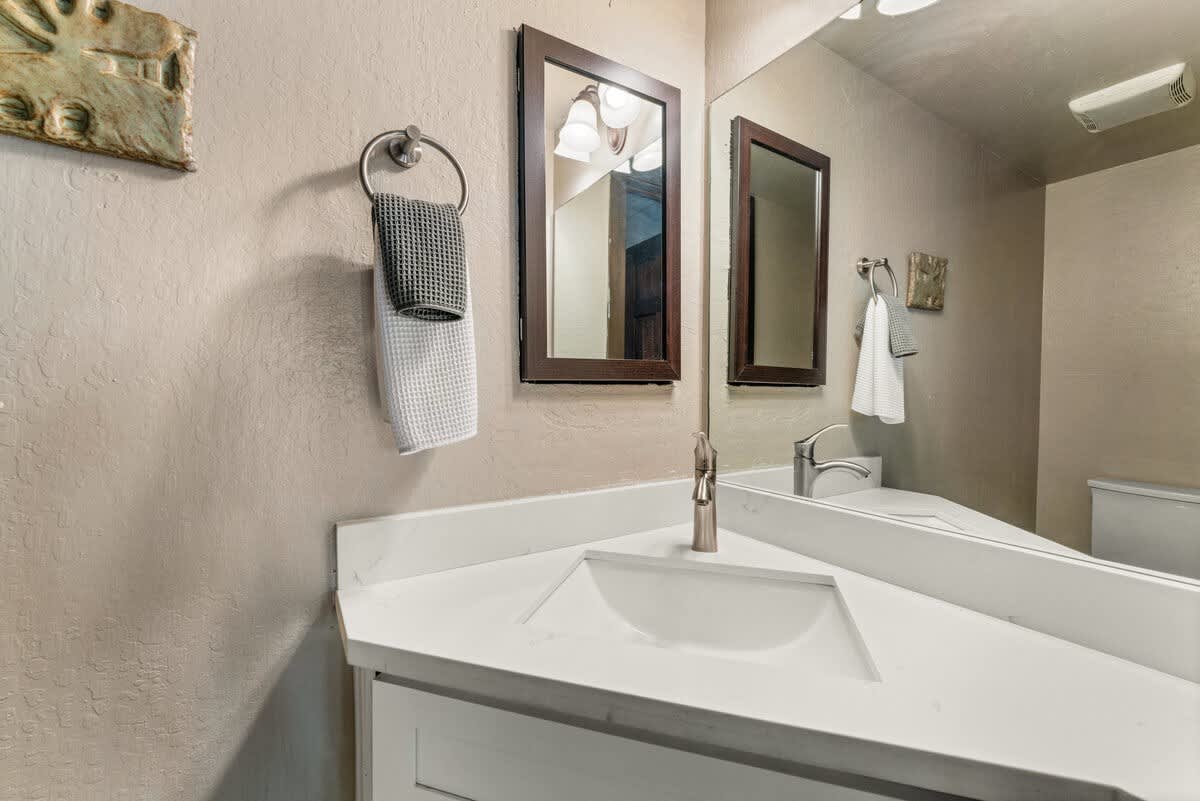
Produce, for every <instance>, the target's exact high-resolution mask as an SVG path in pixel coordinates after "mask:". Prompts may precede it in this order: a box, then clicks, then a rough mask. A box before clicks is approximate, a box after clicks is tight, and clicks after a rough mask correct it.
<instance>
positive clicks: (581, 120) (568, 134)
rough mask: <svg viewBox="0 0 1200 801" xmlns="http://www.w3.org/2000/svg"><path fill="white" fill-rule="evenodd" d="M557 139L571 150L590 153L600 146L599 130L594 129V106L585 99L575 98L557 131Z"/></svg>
mask: <svg viewBox="0 0 1200 801" xmlns="http://www.w3.org/2000/svg"><path fill="white" fill-rule="evenodd" d="M558 140H559V141H560V142H562V143H563V144H564V145H566V146H567V147H569V148H570V149H571V150H577V151H581V152H583V153H591V152H592V151H593V150H595V149H596V148H598V147H600V132H599V131H597V130H596V107H595V106H593V105H592V104H591V103H589V102H588V101H586V100H576V101H575V102H574V103H572V104H571V110H570V111H569V112H567V121H566V123H565V124H564V125H563V127H562V130H561V131H559V132H558Z"/></svg>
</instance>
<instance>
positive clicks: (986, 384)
mask: <svg viewBox="0 0 1200 801" xmlns="http://www.w3.org/2000/svg"><path fill="white" fill-rule="evenodd" d="M739 114H740V115H743V116H745V117H748V118H749V119H751V120H753V121H755V122H757V123H760V124H762V125H765V126H767V127H768V128H772V129H774V130H777V131H779V132H781V133H783V134H784V135H786V136H789V137H791V138H793V139H795V140H797V141H798V142H800V143H802V144H804V145H807V146H809V147H812V148H815V149H816V150H818V151H820V152H822V153H825V154H826V155H828V156H829V157H830V158H831V159H832V184H831V187H832V191H831V206H832V207H831V210H830V223H831V228H830V259H829V337H828V340H829V348H828V383H827V385H826V386H825V387H823V388H810V389H804V388H780V387H730V386H727V385H726V383H725V376H726V367H725V359H726V358H727V353H728V345H727V342H728V322H729V317H728V311H727V303H728V298H727V293H728V286H729V283H728V282H729V185H730V175H729V164H730V161H729V137H730V127H729V125H730V120H731V119H732V118H733V117H735V116H737V115H739ZM710 126H711V129H710V143H711V144H710V162H711V163H710V171H711V172H710V176H711V188H712V197H711V201H710V206H711V225H710V237H711V241H710V263H711V269H712V277H711V290H712V291H711V306H710V309H709V321H710V326H711V329H712V338H711V341H710V348H709V350H710V359H711V364H710V368H709V382H710V387H709V392H710V395H709V416H710V427H711V430H712V434H713V439H714V443H715V445H716V446H717V448H719V449H720V450H721V460H722V464H723V465H724V466H725V468H726V469H732V468H735V467H745V466H750V465H780V464H788V463H790V461H791V458H792V452H791V443H792V441H793V440H795V439H799V438H801V437H803V436H805V435H807V434H811V433H812V432H813V431H815V430H817V429H818V428H820V427H821V426H823V425H825V424H826V423H830V422H842V421H846V420H848V419H850V418H851V414H850V396H851V393H852V391H853V380H854V369H855V365H856V364H857V358H858V346H857V344H856V343H855V342H854V339H853V337H852V332H853V327H854V323H855V321H856V319H857V317H858V315H859V314H860V313H861V311H862V308H863V305H864V304H865V301H866V298H867V288H866V284H865V283H864V282H863V280H862V279H861V278H859V276H858V274H857V273H856V272H855V270H854V263H855V262H856V261H857V260H858V259H859V258H860V257H862V256H872V257H877V256H887V257H888V258H890V259H891V261H892V264H893V265H894V266H895V267H896V268H897V270H896V272H897V277H898V279H899V280H900V286H901V290H900V291H901V292H902V293H903V291H904V285H905V280H906V272H907V260H908V254H909V252H911V251H913V250H923V251H926V252H929V253H934V254H937V255H942V256H947V257H949V259H950V265H951V266H950V271H951V272H950V278H949V285H948V290H947V300H946V310H945V311H944V312H913V320H914V325H915V328H916V335H917V338H918V341H919V344H920V347H921V353H920V354H919V355H917V356H915V357H912V358H910V359H908V360H907V361H906V363H905V374H906V380H907V394H906V398H907V405H908V422H907V423H906V424H904V425H900V426H885V425H883V424H881V423H879V422H878V420H875V419H874V418H870V419H868V418H864V417H862V416H861V415H854V417H853V432H852V435H850V436H847V435H846V434H836V435H831V437H830V441H829V442H828V443H826V444H825V445H824V446H823V449H822V451H821V452H822V453H824V454H827V455H828V454H838V453H848V452H859V453H881V454H882V455H883V456H884V482H885V484H887V485H888V486H893V487H898V488H901V489H913V490H919V491H922V492H930V493H934V494H937V495H942V496H945V497H947V498H950V499H951V500H954V501H957V502H959V503H963V504H966V505H967V506H970V507H972V508H975V509H978V510H980V511H982V512H984V513H986V514H990V515H994V516H996V517H999V518H1001V519H1003V520H1006V521H1009V522H1011V523H1014V524H1017V525H1021V526H1025V527H1029V528H1032V526H1033V522H1034V511H1035V490H1036V483H1037V479H1036V468H1037V424H1038V380H1039V351H1040V330H1041V297H1042V292H1041V273H1042V230H1043V223H1044V216H1043V215H1044V197H1045V196H1044V191H1043V190H1042V189H1041V188H1040V187H1037V186H1035V185H1034V184H1033V183H1031V182H1030V181H1028V180H1026V179H1025V178H1023V177H1021V176H1019V175H1016V174H1013V173H1012V172H1010V171H1008V170H1006V169H1005V168H1004V167H1002V166H1001V164H1000V162H999V160H998V159H996V158H995V157H994V156H992V155H991V154H989V153H987V152H986V151H984V150H983V149H982V148H980V147H979V146H978V145H977V144H976V143H975V142H974V141H972V140H971V139H970V138H969V137H967V136H966V135H965V134H962V133H960V132H959V131H957V130H955V129H953V128H951V127H949V126H948V125H946V124H945V123H943V122H942V121H940V120H939V119H938V118H936V117H934V116H933V115H931V114H929V113H928V112H926V111H924V110H922V109H921V108H919V107H918V106H916V105H914V104H913V103H911V102H910V101H908V100H906V99H905V98H903V97H901V96H900V95H899V94H897V93H895V92H894V91H892V90H891V89H889V88H887V87H886V86H884V85H883V84H881V83H879V82H878V81H876V80H875V79H873V78H871V77H869V76H867V75H866V74H865V73H863V72H861V71H860V70H858V69H857V68H855V67H853V66H852V65H850V64H849V63H848V62H846V61H844V60H843V59H841V58H840V57H838V56H836V55H835V54H833V53H831V52H830V51H828V50H826V49H825V48H823V47H822V46H820V45H818V44H816V43H815V42H807V43H805V44H802V45H800V46H799V47H796V48H794V49H793V50H791V51H790V52H789V53H787V54H786V55H785V56H784V57H782V58H780V59H779V60H777V61H776V62H774V63H772V64H771V65H770V66H768V67H767V68H766V69H764V70H763V71H761V72H759V73H757V74H756V75H754V76H753V77H752V78H751V79H750V80H748V81H745V82H743V83H742V84H740V85H739V86H738V87H737V88H736V89H734V90H733V91H732V92H730V93H729V94H727V95H725V96H723V97H721V98H719V99H718V100H717V101H715V102H714V103H713V104H712V106H711V108H710ZM880 283H881V285H882V286H888V284H887V278H886V276H885V275H882V274H881V275H880ZM851 439H853V442H851Z"/></svg>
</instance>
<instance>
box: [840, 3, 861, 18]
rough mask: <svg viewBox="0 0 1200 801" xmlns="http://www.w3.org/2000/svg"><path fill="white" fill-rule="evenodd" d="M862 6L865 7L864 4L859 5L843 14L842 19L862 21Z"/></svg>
mask: <svg viewBox="0 0 1200 801" xmlns="http://www.w3.org/2000/svg"><path fill="white" fill-rule="evenodd" d="M862 6H863V4H862V3H858V4H857V5H855V6H854V8H852V9H850V10H849V11H847V12H846V13H845V14H843V15H842V16H841V19H849V20H855V19H862Z"/></svg>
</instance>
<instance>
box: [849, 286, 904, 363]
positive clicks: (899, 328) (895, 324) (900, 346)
mask: <svg viewBox="0 0 1200 801" xmlns="http://www.w3.org/2000/svg"><path fill="white" fill-rule="evenodd" d="M879 298H880V300H882V301H883V305H884V306H885V307H887V316H888V348H889V350H891V352H892V356H893V357H894V358H896V359H902V358H904V357H905V356H915V355H916V353H917V338H916V337H915V336H913V330H912V320H911V319H910V318H909V316H908V309H906V308H904V304H903V303H901V302H900V298H898V297H896V296H895V295H889V294H887V293H886V292H880V293H879ZM866 319H867V312H866V310H865V309H864V310H863V313H862V316H861V317H859V318H858V325H856V326H855V327H854V336H855V338H857V339H862V335H863V324H864V322H865V321H866Z"/></svg>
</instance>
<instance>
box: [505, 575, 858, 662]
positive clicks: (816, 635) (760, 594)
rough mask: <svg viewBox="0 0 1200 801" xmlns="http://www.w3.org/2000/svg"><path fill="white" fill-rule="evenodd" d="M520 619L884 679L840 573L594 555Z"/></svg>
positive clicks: (567, 631) (560, 630) (586, 633)
mask: <svg viewBox="0 0 1200 801" xmlns="http://www.w3.org/2000/svg"><path fill="white" fill-rule="evenodd" d="M520 622H521V623H524V624H525V625H527V626H531V627H534V628H537V629H540V630H543V631H549V632H553V633H555V634H560V635H572V636H581V637H589V638H602V639H608V640H614V641H618V642H622V643H633V644H638V645H645V646H654V647H659V648H666V649H670V650H673V651H681V652H685V653H689V654H696V655H699V656H704V657H715V658H719V659H732V660H738V661H742V662H752V663H757V664H761V665H768V666H775V667H781V668H783V667H786V668H788V669H789V670H804V671H817V672H822V673H827V674H834V675H839V676H845V677H849V678H857V679H863V680H868V681H878V679H879V677H878V674H877V673H876V671H875V668H874V665H873V663H872V661H871V658H870V656H869V654H868V652H867V649H866V647H865V643H864V642H863V640H862V637H861V636H860V635H859V632H858V628H857V627H856V625H855V623H854V620H853V618H852V617H851V614H850V610H849V608H848V607H847V605H846V602H845V599H844V598H843V597H842V594H841V591H840V590H839V589H838V586H837V582H836V581H835V580H834V579H833V577H832V576H822V575H812V574H808V573H792V572H785V571H779V570H766V569H759V568H751V567H741V566H736V565H721V564H714V563H708V562H694V561H685V560H682V559H666V558H659V557H649V556H638V555H632V554H619V553H608V552H602V551H588V552H586V553H585V554H584V555H583V556H582V557H581V558H580V559H579V560H578V561H577V562H576V563H575V564H574V565H572V566H571V568H570V570H568V571H567V572H566V574H564V575H563V576H562V578H561V579H560V580H559V581H557V582H556V583H555V584H554V585H553V586H552V587H551V588H550V589H549V590H548V591H547V592H546V594H545V595H544V596H543V597H542V598H541V600H539V601H538V603H537V604H535V605H534V607H533V609H531V610H530V611H529V612H528V613H527V614H526V615H525V616H524V617H523V618H522V619H521V621H520Z"/></svg>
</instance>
